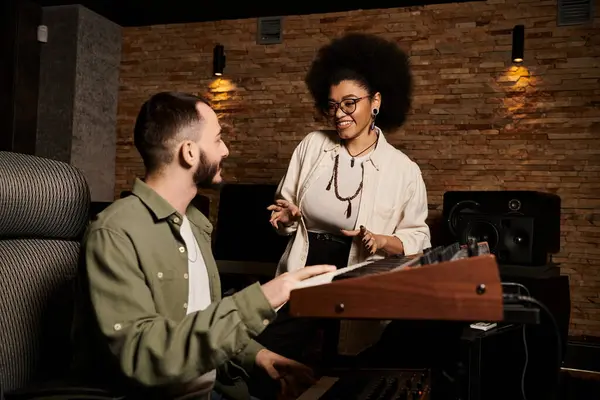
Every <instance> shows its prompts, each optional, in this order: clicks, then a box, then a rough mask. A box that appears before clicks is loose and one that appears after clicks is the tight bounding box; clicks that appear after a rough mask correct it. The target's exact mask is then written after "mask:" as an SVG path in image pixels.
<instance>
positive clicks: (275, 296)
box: [262, 265, 336, 308]
mask: <svg viewBox="0 0 600 400" xmlns="http://www.w3.org/2000/svg"><path fill="white" fill-rule="evenodd" d="M335 270H336V268H335V266H333V265H313V266H311V267H304V268H301V269H299V270H298V271H294V272H286V273H284V274H281V275H279V276H278V277H277V278H275V279H273V280H270V281H269V282H267V283H265V284H264V285H262V290H263V293H264V294H265V297H266V298H267V300H268V301H269V303H270V304H271V307H273V308H278V307H279V306H281V305H282V304H285V302H286V301H288V300H289V299H290V292H291V291H292V290H294V289H295V288H296V287H297V285H298V283H299V282H301V281H303V280H305V279H308V278H310V277H312V276H315V275H321V274H324V273H327V272H333V271H335Z"/></svg>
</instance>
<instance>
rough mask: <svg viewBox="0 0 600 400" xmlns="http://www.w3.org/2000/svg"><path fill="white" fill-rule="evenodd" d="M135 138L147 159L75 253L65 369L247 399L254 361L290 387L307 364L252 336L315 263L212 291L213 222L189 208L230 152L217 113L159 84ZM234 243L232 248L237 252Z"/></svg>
mask: <svg viewBox="0 0 600 400" xmlns="http://www.w3.org/2000/svg"><path fill="white" fill-rule="evenodd" d="M134 142H135V146H136V148H137V149H138V151H139V153H140V155H141V157H142V159H143V161H144V166H145V168H146V174H145V178H144V179H143V180H140V179H136V181H135V183H134V186H133V191H132V194H131V195H129V196H127V197H125V198H122V199H119V200H117V201H115V202H114V203H113V204H112V205H110V206H109V207H108V208H106V209H105V210H104V211H103V212H101V213H100V214H99V215H98V216H97V217H96V219H95V220H94V221H92V223H91V224H90V226H89V228H88V230H87V232H86V235H85V238H84V240H83V247H82V252H81V271H80V274H79V279H78V285H77V288H78V290H77V292H78V296H77V299H78V301H77V310H76V313H75V314H76V316H75V324H74V343H75V354H74V361H73V367H74V368H73V371H74V372H75V374H76V377H77V378H79V381H80V382H81V381H83V383H85V384H87V385H93V386H94V387H98V386H99V387H101V388H103V389H107V390H109V391H110V392H111V393H117V394H123V395H125V396H127V398H143V399H151V398H160V399H165V398H181V399H183V398H186V399H190V398H194V399H215V398H217V399H221V398H226V399H248V398H250V395H249V393H248V389H247V385H246V384H245V379H247V378H248V376H249V373H250V371H251V370H252V369H253V367H255V366H256V367H259V368H260V369H262V370H264V371H265V372H266V373H267V374H268V375H269V376H271V377H272V378H273V379H277V380H280V381H281V384H282V385H281V386H282V388H286V389H291V393H289V394H290V395H291V396H296V395H297V394H298V393H297V391H296V390H294V389H297V388H298V386H299V385H303V384H304V385H306V384H311V383H312V381H311V380H312V376H311V371H310V370H309V369H308V368H307V367H305V366H304V365H302V364H300V363H298V362H295V361H293V360H290V359H287V358H285V357H282V356H280V355H278V354H275V353H273V352H271V351H269V350H267V349H265V348H264V347H262V346H261V345H259V344H258V343H257V342H255V341H254V339H253V338H254V337H256V336H257V335H258V334H259V333H261V332H262V331H263V330H264V328H265V327H266V326H267V325H268V324H269V323H270V322H271V321H273V320H274V319H275V316H276V312H275V309H277V308H278V307H280V306H281V305H282V304H284V303H285V302H286V301H287V300H288V298H289V293H290V290H291V289H292V288H293V287H294V286H295V285H296V284H297V283H298V282H299V281H301V280H303V279H306V278H308V277H310V276H314V275H318V274H321V273H324V272H329V271H332V270H333V269H334V267H331V266H325V265H320V266H313V267H308V268H304V269H302V270H300V271H298V272H291V273H288V274H284V275H281V276H279V277H277V278H275V279H273V280H272V281H270V282H267V283H265V284H264V285H260V284H258V283H256V284H253V285H251V286H249V287H248V288H246V289H244V290H242V291H240V292H238V293H236V294H234V295H233V296H230V297H228V298H225V299H221V288H220V282H219V275H218V270H217V267H216V263H215V260H214V258H213V255H212V252H211V247H210V243H211V241H210V234H211V231H212V226H211V224H210V222H209V221H208V219H207V218H206V217H205V216H204V215H202V213H200V212H199V211H198V210H197V209H196V208H195V207H193V206H192V205H190V202H191V200H192V199H193V198H194V196H195V195H196V194H197V191H198V188H200V187H211V186H215V185H219V184H220V183H221V182H222V177H221V162H222V161H223V159H224V158H225V157H227V155H228V154H229V152H228V149H227V147H226V146H225V144H224V143H223V140H222V138H221V127H220V124H219V120H218V118H217V115H216V114H215V112H214V111H213V110H212V109H211V108H210V106H209V105H208V104H207V103H206V101H204V100H202V99H200V98H199V97H196V96H193V95H190V94H185V93H170V92H169V93H158V94H156V95H154V96H152V97H151V98H150V99H149V100H148V101H146V102H145V103H144V104H143V106H142V107H141V110H140V112H139V114H138V117H137V121H136V124H135V129H134ZM234 246H235V244H234V243H232V251H235V248H234Z"/></svg>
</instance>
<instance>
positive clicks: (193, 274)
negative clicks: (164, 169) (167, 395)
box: [180, 216, 217, 391]
mask: <svg viewBox="0 0 600 400" xmlns="http://www.w3.org/2000/svg"><path fill="white" fill-rule="evenodd" d="M180 232H181V236H182V237H183V240H184V241H185V246H186V247H187V256H188V282H189V283H188V285H189V294H188V308H187V313H188V314H191V313H193V312H196V311H202V310H204V309H206V308H207V307H208V306H209V305H210V303H211V298H210V281H209V280H208V271H207V270H206V263H205V262H204V257H202V253H201V252H200V247H199V246H198V242H197V241H196V238H195V237H194V233H193V232H192V227H191V226H190V221H189V220H188V219H187V217H185V216H184V217H183V222H182V223H181V230H180ZM216 378H217V371H216V370H212V371H210V372H207V373H206V374H204V375H202V376H200V377H198V380H197V382H201V384H202V386H204V385H206V386H207V387H210V391H212V387H213V386H214V383H215V381H216ZM195 382H196V381H195Z"/></svg>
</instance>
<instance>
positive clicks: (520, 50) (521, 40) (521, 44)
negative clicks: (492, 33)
mask: <svg viewBox="0 0 600 400" xmlns="http://www.w3.org/2000/svg"><path fill="white" fill-rule="evenodd" d="M524 52H525V26H524V25H515V27H514V28H513V37H512V60H513V62H515V63H522V62H523V58H524Z"/></svg>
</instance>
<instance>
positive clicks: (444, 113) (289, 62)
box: [116, 0, 600, 336]
mask: <svg viewBox="0 0 600 400" xmlns="http://www.w3.org/2000/svg"><path fill="white" fill-rule="evenodd" d="M596 5H597V7H596V10H598V9H600V0H596ZM515 24H524V25H525V33H526V39H525V62H524V63H523V66H522V67H518V68H517V67H514V66H512V64H511V62H510V51H511V30H512V27H513V26H514V25H515ZM256 25H257V24H256V19H247V20H236V21H220V22H207V23H196V24H182V25H169V26H151V27H142V28H127V29H124V31H123V35H124V37H123V61H122V68H121V88H120V99H119V111H118V150H117V177H116V182H117V189H116V191H117V193H116V195H118V193H119V192H120V191H121V190H124V189H128V188H129V187H130V185H131V183H132V180H133V178H134V177H136V176H140V175H142V173H143V166H142V164H141V162H140V159H139V156H138V154H137V152H136V150H135V148H134V147H133V144H132V127H133V122H134V118H135V116H136V114H137V111H138V108H139V106H140V105H141V103H142V102H143V101H144V100H145V99H146V98H147V97H148V96H149V95H151V94H153V93H154V92H156V91H159V90H182V91H190V92H194V93H200V94H208V95H209V96H210V97H211V98H212V99H213V100H214V101H215V104H216V106H217V108H218V110H219V112H220V113H221V115H222V116H223V118H224V119H225V120H226V121H228V122H229V123H230V127H231V129H228V132H227V134H226V140H227V142H228V144H229V145H230V148H231V155H230V157H229V159H228V160H227V162H226V164H225V167H226V173H225V176H226V178H227V179H228V180H230V181H239V182H248V183H275V182H277V181H278V180H279V179H280V177H281V176H282V174H283V172H284V169H285V168H286V164H287V162H288V160H289V157H290V155H291V152H292V150H293V148H294V147H295V145H296V144H297V143H298V141H300V139H301V138H302V137H304V135H306V134H307V133H308V132H310V131H311V130H313V129H315V128H318V127H321V126H323V125H322V123H321V122H320V121H318V119H317V118H315V113H314V112H313V108H312V103H311V99H310V97H309V95H308V93H307V90H306V88H305V86H304V83H303V79H304V74H305V72H306V70H307V67H308V65H309V63H310V61H311V60H312V58H313V56H314V55H315V51H316V50H317V48H318V47H319V46H320V45H322V44H324V43H326V42H327V41H329V40H330V39H331V38H333V37H335V36H338V35H341V34H343V33H344V32H348V31H364V32H370V33H375V34H379V35H382V36H384V37H387V38H391V39H395V40H397V41H398V43H399V44H400V45H401V46H402V47H403V48H405V49H406V50H407V51H408V52H409V53H410V55H411V61H412V65H413V72H414V77H415V81H416V82H415V83H416V85H415V96H414V107H413V110H412V112H411V115H410V118H409V121H408V123H407V124H406V125H405V127H404V129H403V130H402V131H401V132H396V133H391V132H388V139H389V140H390V141H391V143H393V144H394V145H396V146H397V147H398V148H400V149H402V150H403V151H404V152H405V153H407V154H408V155H409V156H410V157H412V158H413V159H414V160H415V161H417V162H418V163H419V165H420V166H421V168H422V170H423V174H424V177H425V181H426V184H427V188H428V191H429V201H430V209H431V215H432V218H433V217H435V216H438V215H439V213H440V212H441V200H442V195H443V193H444V192H445V191H448V190H464V189H474V190H477V189H492V190H499V189H500V190H503V189H530V190H541V191H549V192H554V193H558V194H559V195H560V196H561V197H562V202H563V203H562V204H563V209H562V251H561V253H560V254H559V255H558V256H557V257H556V258H555V260H556V261H559V262H561V263H562V271H563V272H564V273H567V274H569V275H570V279H571V286H572V304H573V307H572V318H571V331H570V333H571V334H572V335H580V334H588V335H595V336H600V246H599V243H600V145H599V142H600V68H599V67H600V33H599V32H600V18H599V17H598V16H596V18H595V20H594V23H593V24H590V25H587V26H572V27H557V25H556V0H551V1H545V0H488V1H486V2H472V3H461V4H451V5H433V6H426V7H411V8H397V9H384V10H369V11H354V12H343V13H334V14H324V15H323V14H321V15H308V16H294V17H287V18H286V19H285V20H284V42H283V44H280V45H266V46H265V45H257V44H256ZM217 42H218V43H222V44H224V46H225V51H226V55H227V67H226V70H225V77H226V78H227V79H230V81H227V80H225V79H223V80H214V79H213V77H212V76H211V74H212V71H211V69H212V49H213V46H214V45H215V43H217ZM384 101H385V100H384ZM210 196H211V197H212V199H213V203H212V204H213V206H212V210H213V211H214V210H215V204H216V196H217V195H216V194H214V193H211V194H210ZM241 206H243V202H242V203H241ZM212 214H213V215H212V217H213V219H214V213H212Z"/></svg>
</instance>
